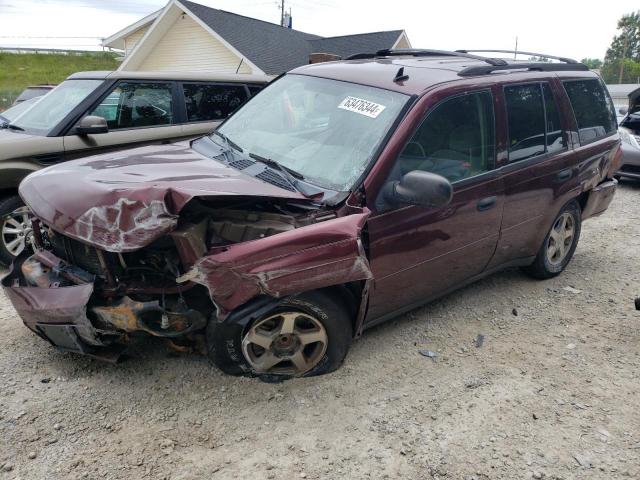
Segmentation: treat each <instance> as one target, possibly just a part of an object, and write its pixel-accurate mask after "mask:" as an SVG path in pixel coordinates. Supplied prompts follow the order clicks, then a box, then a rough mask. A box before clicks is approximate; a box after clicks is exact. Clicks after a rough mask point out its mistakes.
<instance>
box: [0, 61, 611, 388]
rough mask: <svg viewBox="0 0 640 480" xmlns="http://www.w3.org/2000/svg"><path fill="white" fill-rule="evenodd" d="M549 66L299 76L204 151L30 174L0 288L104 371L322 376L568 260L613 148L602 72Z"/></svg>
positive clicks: (350, 69) (594, 205)
mask: <svg viewBox="0 0 640 480" xmlns="http://www.w3.org/2000/svg"><path fill="white" fill-rule="evenodd" d="M547 57H548V56H547ZM556 60H557V61H556V62H552V63H525V62H515V61H507V60H504V59H501V58H488V57H481V56H478V55H475V54H472V53H470V52H468V51H458V52H441V51H433V50H410V51H407V50H405V51H382V52H378V53H377V54H372V55H366V54H363V55H357V56H356V57H355V58H353V59H350V60H348V61H340V62H334V63H325V64H317V65H312V66H304V67H301V68H298V69H296V70H293V71H292V72H290V73H289V74H287V75H284V76H282V77H281V78H280V79H278V80H276V81H275V82H274V83H273V84H271V85H270V86H269V87H267V88H266V89H265V90H263V91H262V92H260V93H259V94H258V95H257V96H256V97H255V98H253V99H252V100H251V101H250V102H248V103H247V104H246V105H245V106H244V107H242V108H241V109H240V110H239V111H237V113H235V114H234V115H233V116H232V117H230V118H229V119H228V120H226V121H225V122H224V124H223V125H222V126H220V127H219V128H218V130H216V131H215V132H213V133H212V134H211V135H209V136H206V137H202V138H200V139H197V140H194V141H192V142H184V143H176V144H172V145H163V146H147V147H141V148H136V149H132V150H128V151H124V152H118V153H111V154H106V155H99V156H94V157H90V158H87V159H83V160H78V161H72V162H67V163H65V164H64V165H59V166H54V167H50V168H47V169H44V170H41V171H39V172H36V173H34V174H32V175H30V176H29V177H28V178H27V179H26V180H24V181H23V183H22V185H21V186H20V195H21V196H22V198H23V200H24V201H25V202H26V203H27V205H28V206H30V207H31V209H32V210H33V212H34V214H35V217H36V219H35V220H34V222H33V223H34V225H33V230H32V231H33V232H34V235H35V239H34V243H35V244H36V245H37V251H36V253H35V254H31V255H28V254H23V255H22V256H20V257H19V258H18V259H17V260H16V262H15V263H14V265H13V267H12V270H11V271H10V273H9V274H8V275H7V276H6V277H5V278H4V280H3V285H4V289H5V292H6V294H7V296H8V297H9V298H10V299H11V302H12V303H13V305H14V306H15V308H16V310H17V311H18V313H19V314H20V316H21V317H22V319H23V321H24V323H25V324H26V325H27V327H29V328H30V329H31V330H33V331H34V332H35V333H36V334H38V335H39V336H40V337H42V338H43V339H45V340H48V341H49V342H50V343H51V344H52V345H54V346H56V347H58V348H60V349H62V350H66V351H73V352H78V353H84V354H88V355H92V356H96V357H99V358H103V359H110V360H115V359H117V358H118V356H119V355H120V354H121V353H122V351H123V350H124V349H125V348H126V345H127V342H129V340H130V339H131V337H133V336H134V335H137V334H148V335H153V336H156V337H163V338H165V339H168V340H169V341H171V342H172V343H173V344H175V345H176V346H177V347H179V348H182V349H187V348H195V349H199V350H200V351H205V352H206V353H207V354H208V355H209V356H210V357H211V358H212V359H213V361H214V362H215V363H216V364H217V365H219V366H220V368H222V369H223V370H224V371H225V372H228V373H231V374H257V375H275V376H299V375H317V374H321V373H326V372H330V371H332V370H334V369H336V368H337V367H338V366H339V365H340V364H341V362H342V361H343V359H344V357H345V355H346V353H347V350H348V348H349V345H350V344H351V341H352V339H353V338H354V337H356V336H358V335H360V334H361V333H362V332H363V330H364V329H366V328H367V327H370V326H372V325H374V324H377V323H380V322H382V321H384V320H385V319H388V318H390V317H392V316H395V315H398V314H399V313H401V312H404V311H407V310H409V309H411V308H414V307H415V306H417V305H420V304H422V303H425V302H428V301H430V300H432V299H434V298H436V297H439V296H442V295H444V294H446V293H447V292H450V291H452V290H454V289H456V288H459V287H460V286H462V285H465V284H467V283H469V282H472V281H475V280H477V279H479V278H481V277H483V276H486V275H488V274H490V273H492V272H495V271H497V270H500V269H503V268H505V267H512V266H520V267H523V269H524V271H525V272H527V273H528V274H530V275H532V276H533V277H535V278H549V277H552V276H554V275H557V274H559V273H560V272H561V271H562V270H563V269H564V268H565V267H566V266H567V264H568V263H569V261H570V260H571V257H572V255H573V253H574V251H575V249H576V245H577V243H578V238H579V236H580V225H581V222H582V221H583V220H584V219H586V218H589V217H592V216H594V215H598V214H600V213H602V212H603V211H604V210H605V209H606V208H607V207H608V205H609V203H610V202H611V200H612V197H613V194H614V191H615V188H616V181H615V180H613V173H614V172H616V171H617V169H618V168H619V161H620V158H619V157H620V154H619V144H620V140H619V137H618V134H617V130H616V117H615V113H614V110H613V104H612V102H611V99H610V98H609V96H608V94H607V91H606V89H605V88H604V87H603V84H602V82H601V80H600V79H599V78H598V76H597V75H596V74H594V73H592V72H590V71H588V69H587V67H585V66H584V65H582V64H580V63H576V62H575V61H573V60H570V59H564V58H556Z"/></svg>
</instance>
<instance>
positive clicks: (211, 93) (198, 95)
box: [183, 83, 247, 122]
mask: <svg viewBox="0 0 640 480" xmlns="http://www.w3.org/2000/svg"><path fill="white" fill-rule="evenodd" d="M183 88H184V100H185V103H186V106H187V120H188V121H189V122H203V121H212V120H224V119H225V118H227V117H228V116H229V115H231V114H232V113H233V112H234V111H235V110H236V108H238V107H239V106H240V105H242V104H243V103H244V102H246V100H247V91H246V90H245V87H244V85H207V84H203V83H186V84H184V85H183Z"/></svg>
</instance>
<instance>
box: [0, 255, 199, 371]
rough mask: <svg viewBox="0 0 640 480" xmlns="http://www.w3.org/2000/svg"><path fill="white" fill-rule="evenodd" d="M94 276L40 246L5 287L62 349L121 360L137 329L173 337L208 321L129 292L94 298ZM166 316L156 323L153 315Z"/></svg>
mask: <svg viewBox="0 0 640 480" xmlns="http://www.w3.org/2000/svg"><path fill="white" fill-rule="evenodd" d="M94 280H95V278H94V277H93V276H92V275H91V274H89V273H87V272H84V271H82V270H80V269H78V268H77V267H73V266H71V265H68V264H67V263H66V262H65V261H64V260H61V259H59V258H57V257H56V256H55V255H53V254H51V253H49V252H45V251H41V252H37V253H36V254H34V255H32V256H30V257H28V258H19V259H18V260H17V261H16V262H14V263H13V265H12V266H11V269H10V271H9V273H8V274H7V275H5V276H4V277H3V278H2V280H1V283H2V287H3V290H4V292H5V294H6V295H7V297H8V298H9V300H10V301H11V303H12V304H13V306H14V308H15V310H16V311H17V312H18V315H19V316H20V318H22V321H23V323H24V324H25V326H26V327H27V328H29V330H31V331H32V332H34V333H35V334H36V335H38V336H39V337H41V338H43V339H45V340H47V341H48V342H49V343H51V344H52V345H53V346H55V347H57V348H58V349H60V350H62V351H67V352H73V353H80V354H84V355H88V356H91V357H95V358H98V359H100V360H105V361H108V362H116V361H117V360H118V359H119V358H120V356H121V355H122V353H123V352H124V350H125V349H126V348H127V343H128V342H129V335H131V334H133V333H139V332H143V333H147V334H150V335H153V336H159V337H164V338H167V339H172V338H176V337H183V336H185V335H187V334H189V333H191V332H194V331H197V330H200V329H202V328H204V326H205V325H206V320H205V318H204V316H203V315H202V314H200V313H199V312H196V311H195V310H191V309H185V310H184V311H182V312H168V311H166V310H165V309H164V308H162V307H161V305H160V302H159V301H157V300H153V301H145V302H142V301H134V300H133V299H131V298H130V297H128V296H124V297H121V298H119V299H117V300H112V301H110V302H108V303H103V304H93V305H92V304H91V303H92V302H91V299H92V295H93V294H94V287H95V285H94ZM153 316H155V317H161V318H162V321H163V327H164V328H162V329H160V330H159V329H154V328H153V327H152V326H151V325H150V323H151V322H149V319H150V318H151V317H153Z"/></svg>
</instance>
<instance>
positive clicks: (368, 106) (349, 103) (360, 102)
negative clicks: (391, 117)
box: [338, 97, 387, 118]
mask: <svg viewBox="0 0 640 480" xmlns="http://www.w3.org/2000/svg"><path fill="white" fill-rule="evenodd" d="M338 108H342V109H343V110H349V111H350V112H355V113H359V114H360V115H366V116H367V117H371V118H376V117H377V116H378V115H380V114H381V113H382V111H383V110H384V109H385V108H387V107H385V106H384V105H380V104H379V103H374V102H370V101H369V100H364V99H362V98H356V97H347V98H345V99H344V100H343V101H342V102H341V103H340V105H338Z"/></svg>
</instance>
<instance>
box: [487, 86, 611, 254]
mask: <svg viewBox="0 0 640 480" xmlns="http://www.w3.org/2000/svg"><path fill="white" fill-rule="evenodd" d="M590 81H595V82H597V80H596V79H590ZM503 95H504V98H503V104H504V110H503V111H502V112H501V113H502V114H503V115H504V116H505V117H506V124H507V125H508V128H507V132H506V135H507V136H508V138H507V143H506V144H507V145H508V148H507V152H505V155H504V157H505V158H506V160H505V164H504V165H503V166H502V167H501V170H502V172H503V173H504V185H505V206H504V216H503V221H502V228H501V234H500V242H499V244H498V248H497V250H496V255H495V257H494V258H493V259H492V261H491V267H497V266H499V265H504V264H507V263H509V262H523V263H524V262H527V261H528V259H531V257H533V256H535V255H536V253H537V251H538V249H539V248H540V245H541V244H542V241H543V239H544V237H545V236H546V234H547V232H548V230H549V228H550V227H551V222H552V221H553V219H554V218H555V217H556V215H557V214H558V212H559V211H560V209H561V208H562V206H563V205H564V204H565V203H566V202H568V201H569V200H571V199H572V198H576V197H578V196H579V195H580V193H581V192H582V188H583V187H582V185H583V183H584V182H585V181H587V179H588V177H590V176H593V173H592V172H593V169H592V162H593V161H594V160H595V157H593V158H592V159H591V160H589V161H586V160H588V158H587V157H588V154H586V155H585V154H581V153H579V152H581V151H582V150H583V148H582V147H581V146H580V145H579V144H578V142H579V141H580V142H586V143H589V142H593V141H594V139H595V141H596V142H597V138H596V137H597V136H598V135H604V137H606V136H607V135H609V134H607V133H606V132H607V130H610V127H602V126H599V125H592V123H594V122H589V125H590V126H589V127H585V130H584V131H583V132H582V134H581V135H580V138H581V140H579V139H578V135H577V134H571V132H575V130H576V126H575V121H574V117H573V112H572V109H571V106H570V104H569V102H568V98H567V95H566V93H565V90H564V88H563V85H562V83H561V82H560V81H559V80H558V79H557V78H552V79H548V80H545V81H537V82H533V83H525V84H509V85H506V86H505V87H504V90H503ZM584 106H585V109H587V110H590V111H593V109H594V108H596V110H597V108H598V107H597V105H596V104H594V103H593V99H590V100H589V101H588V102H587V103H585V105H584ZM605 111H606V110H605ZM596 123H597V122H596ZM600 138H602V137H600ZM596 150H597V152H598V154H599V155H602V154H604V153H605V152H606V151H607V149H604V150H603V149H602V148H599V147H598V148H596Z"/></svg>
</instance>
